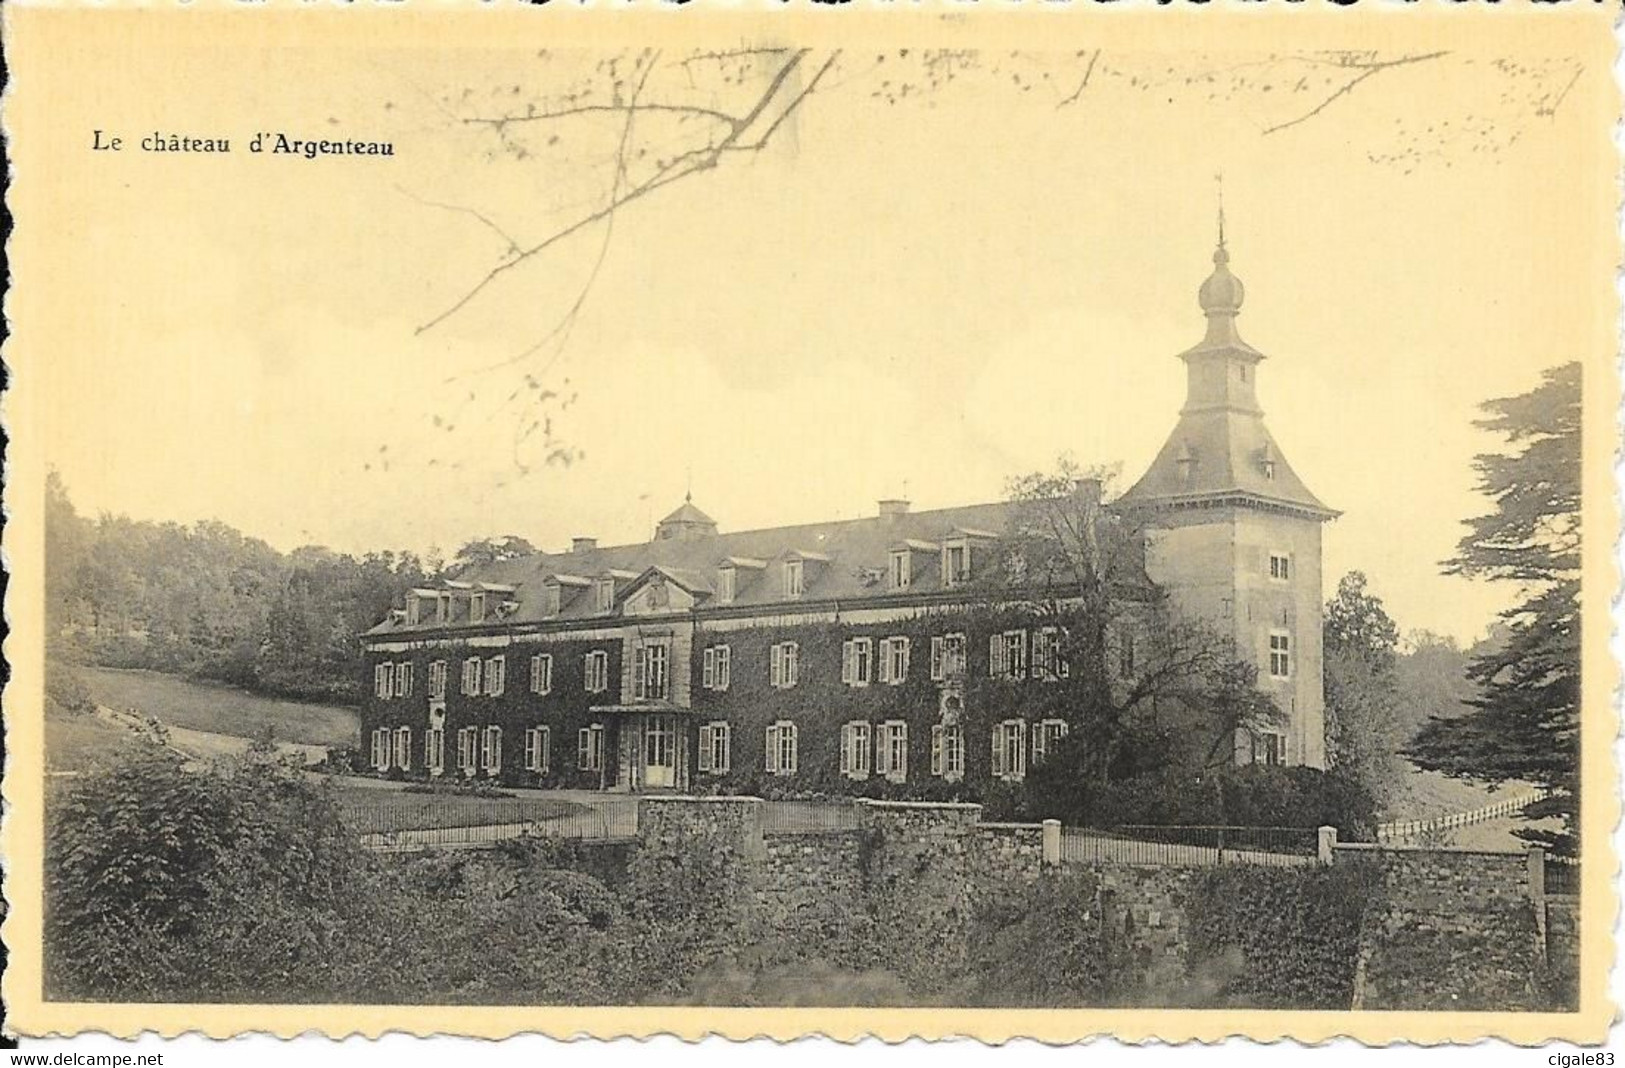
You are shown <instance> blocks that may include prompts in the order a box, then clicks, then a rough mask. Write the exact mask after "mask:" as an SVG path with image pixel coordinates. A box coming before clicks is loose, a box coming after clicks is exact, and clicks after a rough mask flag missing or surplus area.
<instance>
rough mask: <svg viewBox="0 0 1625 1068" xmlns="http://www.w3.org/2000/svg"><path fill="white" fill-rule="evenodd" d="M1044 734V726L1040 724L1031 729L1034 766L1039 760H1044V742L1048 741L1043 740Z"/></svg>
mask: <svg viewBox="0 0 1625 1068" xmlns="http://www.w3.org/2000/svg"><path fill="white" fill-rule="evenodd" d="M1046 733H1047V732H1046V731H1045V730H1044V725H1043V724H1042V723H1040V724H1038V726H1037V727H1035V728H1034V729H1033V763H1034V764H1036V763H1038V762H1039V761H1040V760H1043V759H1044V744H1045V742H1046V741H1048V739H1047V738H1045V734H1046Z"/></svg>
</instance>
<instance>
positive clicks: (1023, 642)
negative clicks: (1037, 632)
mask: <svg viewBox="0 0 1625 1068" xmlns="http://www.w3.org/2000/svg"><path fill="white" fill-rule="evenodd" d="M1009 667H1010V673H1011V674H1012V675H1014V676H1015V677H1016V678H1018V679H1019V678H1025V677H1026V675H1027V632H1026V631H1024V630H1018V631H1016V657H1015V663H1013V664H1011V665H1009Z"/></svg>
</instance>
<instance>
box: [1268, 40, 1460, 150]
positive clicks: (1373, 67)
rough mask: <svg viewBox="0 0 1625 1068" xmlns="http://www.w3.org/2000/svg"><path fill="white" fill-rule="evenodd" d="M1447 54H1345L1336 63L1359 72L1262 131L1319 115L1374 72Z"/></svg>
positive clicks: (1320, 60) (1274, 130) (1269, 130)
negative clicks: (1384, 56) (1364, 56)
mask: <svg viewBox="0 0 1625 1068" xmlns="http://www.w3.org/2000/svg"><path fill="white" fill-rule="evenodd" d="M1449 54H1450V53H1449V52H1448V51H1439V52H1426V53H1422V54H1419V55H1414V56H1400V57H1399V58H1398V59H1380V60H1379V59H1359V58H1357V57H1355V56H1345V57H1343V59H1342V60H1341V61H1338V62H1337V63H1336V65H1337V66H1340V67H1347V68H1349V69H1351V70H1358V71H1360V73H1359V74H1357V75H1355V76H1354V77H1353V78H1351V79H1349V80H1348V81H1347V82H1346V83H1344V84H1343V85H1342V86H1340V87H1339V88H1338V89H1337V91H1336V92H1334V93H1333V94H1332V95H1331V96H1328V97H1327V98H1326V99H1325V100H1322V101H1321V102H1320V103H1319V104H1316V105H1315V106H1314V107H1313V108H1311V109H1309V110H1308V111H1306V112H1304V113H1303V114H1302V115H1299V116H1298V117H1297V118H1295V119H1288V120H1287V121H1286V122H1282V123H1277V124H1276V125H1274V126H1271V127H1269V128H1267V129H1266V130H1265V131H1264V133H1265V134H1272V133H1278V132H1279V131H1281V130H1288V129H1291V128H1292V127H1294V126H1297V125H1298V124H1299V123H1304V122H1308V121H1309V120H1310V119H1312V118H1314V117H1315V116H1316V115H1319V114H1320V113H1321V112H1322V111H1325V110H1326V109H1327V108H1328V107H1330V106H1331V105H1332V104H1333V103H1335V102H1336V101H1337V100H1339V99H1340V98H1342V97H1345V96H1347V95H1348V94H1350V93H1352V92H1353V91H1354V89H1355V87H1356V86H1358V85H1359V84H1360V83H1361V82H1363V81H1365V80H1366V79H1367V78H1369V77H1371V76H1372V75H1374V74H1380V73H1381V72H1383V71H1385V70H1392V69H1393V68H1394V67H1403V66H1407V65H1409V64H1412V63H1422V62H1425V61H1427V60H1430V59H1438V58H1439V57H1440V56H1446V55H1449ZM1304 58H1306V59H1308V60H1309V61H1310V62H1326V61H1325V60H1322V59H1315V58H1312V57H1304Z"/></svg>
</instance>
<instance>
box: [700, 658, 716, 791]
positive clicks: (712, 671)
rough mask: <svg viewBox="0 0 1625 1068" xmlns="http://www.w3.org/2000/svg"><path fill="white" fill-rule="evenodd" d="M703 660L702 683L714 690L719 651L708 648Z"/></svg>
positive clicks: (708, 688) (704, 686)
mask: <svg viewBox="0 0 1625 1068" xmlns="http://www.w3.org/2000/svg"><path fill="white" fill-rule="evenodd" d="M702 662H703V664H704V667H702V668H701V670H700V685H701V686H702V687H703V688H705V689H707V690H714V689H716V688H717V651H716V650H715V649H707V650H706V651H705V657H704V660H703V661H702ZM700 770H702V771H703V770H705V769H704V768H701V769H700Z"/></svg>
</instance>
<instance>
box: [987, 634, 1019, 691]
mask: <svg viewBox="0 0 1625 1068" xmlns="http://www.w3.org/2000/svg"><path fill="white" fill-rule="evenodd" d="M987 649H988V664H987V674H988V677H989V678H993V679H1023V678H1026V677H1027V632H1026V631H1024V630H1007V631H1005V632H1004V633H1003V634H994V635H991V636H989V638H988V643H987Z"/></svg>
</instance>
